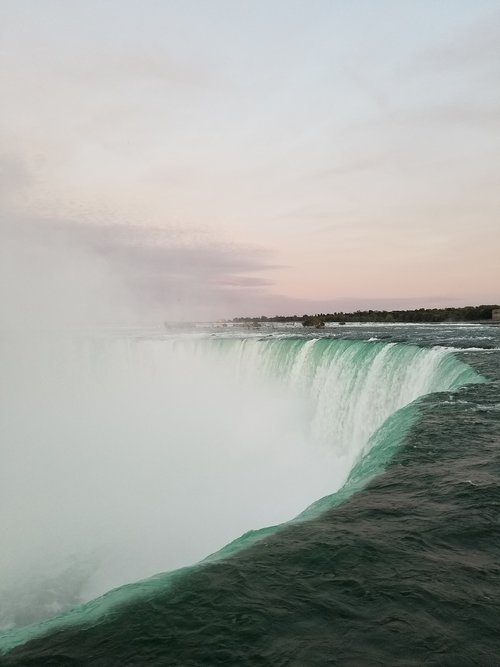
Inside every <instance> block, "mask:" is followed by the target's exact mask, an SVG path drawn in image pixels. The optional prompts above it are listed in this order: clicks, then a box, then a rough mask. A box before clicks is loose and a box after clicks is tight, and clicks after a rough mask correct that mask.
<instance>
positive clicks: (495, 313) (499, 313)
mask: <svg viewBox="0 0 500 667" xmlns="http://www.w3.org/2000/svg"><path fill="white" fill-rule="evenodd" d="M491 319H492V320H493V322H500V308H494V309H493V310H492V311H491Z"/></svg>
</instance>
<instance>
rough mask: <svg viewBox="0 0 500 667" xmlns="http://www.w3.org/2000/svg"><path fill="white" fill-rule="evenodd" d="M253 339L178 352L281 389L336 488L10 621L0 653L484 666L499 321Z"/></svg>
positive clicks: (133, 660)
mask: <svg viewBox="0 0 500 667" xmlns="http://www.w3.org/2000/svg"><path fill="white" fill-rule="evenodd" d="M292 333H294V334H297V333H299V334H301V337H300V338H297V337H293V336H292V335H291V334H292ZM260 334H261V335H259V336H252V338H251V339H247V340H241V339H239V338H238V337H234V336H233V337H232V338H229V339H225V340H221V339H220V337H218V336H216V337H215V340H213V339H212V340H205V339H201V340H197V341H196V342H195V345H194V347H196V350H197V351H196V354H197V355H201V356H203V357H206V355H207V347H208V346H210V355H211V358H212V360H213V359H216V358H218V357H223V361H220V362H219V361H217V362H216V363H217V364H219V363H221V364H226V366H225V367H226V368H230V369H232V370H235V372H237V375H238V378H239V380H238V381H240V380H241V378H244V379H245V381H246V382H248V383H249V386H250V385H251V383H252V382H253V380H254V377H257V376H258V377H259V378H262V377H266V378H267V379H266V391H267V390H268V389H269V387H273V388H275V390H276V391H277V392H280V391H281V389H280V387H283V386H286V388H287V392H292V394H293V397H294V399H293V400H294V401H296V403H294V405H297V406H300V409H301V410H303V417H304V420H305V421H304V422H300V424H302V425H303V424H304V423H306V424H307V442H308V443H309V444H311V443H312V444H313V445H314V447H316V449H318V450H319V451H321V452H324V451H325V449H326V450H327V451H328V446H330V447H331V448H332V449H333V452H334V458H335V460H336V461H338V460H342V462H343V463H342V466H340V467H338V470H339V473H338V476H337V478H336V479H335V485H336V488H338V487H339V486H342V484H343V483H344V482H345V481H346V479H347V484H346V485H345V486H344V487H343V488H342V489H341V490H340V491H339V493H337V494H336V495H335V494H334V495H333V496H332V495H330V496H328V495H326V496H325V497H324V498H323V499H321V496H322V495H325V494H324V492H323V488H324V487H323V486H322V485H323V483H326V482H325V480H322V481H321V483H320V484H319V486H318V490H319V491H320V493H319V495H318V496H317V497H313V498H311V502H312V501H316V502H313V504H312V507H310V508H309V510H308V511H306V512H305V513H303V514H302V516H301V517H299V520H298V521H289V522H288V523H284V524H282V525H281V526H280V527H278V528H275V529H270V530H267V531H265V530H264V531H261V532H259V531H257V532H253V533H247V534H246V535H244V536H243V537H242V538H240V539H239V540H236V542H234V543H233V544H232V545H230V546H229V547H226V549H225V550H222V552H221V553H219V554H218V555H217V557H216V558H213V559H209V560H207V561H205V562H204V563H201V564H199V565H197V566H194V567H190V568H187V569H185V570H182V571H177V572H174V573H173V574H171V575H162V576H159V577H156V578H154V579H149V580H147V581H145V582H143V583H138V584H135V585H132V586H130V587H125V588H123V587H122V588H119V589H118V590H117V591H115V592H112V593H110V594H109V595H108V596H105V597H104V598H102V599H101V600H100V601H99V600H98V601H95V602H90V603H88V604H87V605H85V606H83V607H77V608H75V609H74V610H73V611H70V612H69V613H66V615H65V616H62V617H59V618H58V619H55V620H49V621H48V622H46V623H47V624H46V625H44V626H28V627H27V628H19V629H15V628H14V629H12V630H10V631H9V632H7V633H6V634H5V635H4V636H3V639H1V640H0V647H3V649H4V651H5V654H4V657H3V658H0V664H2V665H48V664H54V665H65V664H67V665H80V664H81V665H114V664H116V665H186V666H187V665H330V664H340V665H363V664H367V665H373V664H381V665H387V664H394V665H420V664H435V665H495V664H500V628H499V625H500V623H499V620H498V619H499V618H500V576H499V575H500V536H499V535H500V533H499V528H500V526H499V521H500V519H499V517H500V512H499V510H500V493H499V491H498V489H499V483H500V456H499V448H500V327H493V326H491V327H488V326H452V325H447V326H443V325H440V326H435V327H433V326H406V327H399V326H391V327H387V326H384V327H381V326H376V325H373V326H364V327H348V326H345V327H337V328H335V329H332V330H327V331H326V332H321V334H320V337H319V339H318V334H317V332H311V333H309V332H302V331H298V332H290V333H288V332H286V331H274V332H271V333H270V334H267V332H266V331H261V332H260ZM268 335H269V337H266V336H268ZM181 338H182V337H181ZM226 338H227V337H226ZM140 339H141V341H142V342H144V341H148V340H149V341H151V340H152V339H153V337H152V336H151V335H149V334H147V335H146V334H142V335H141V336H140ZM162 340H163V339H162V336H160V335H158V336H155V337H154V341H155V343H154V344H155V345H158V344H160V345H161V343H162ZM349 341H350V342H349ZM163 342H164V343H165V344H168V345H171V340H170V339H169V340H168V342H167V341H163ZM193 343H194V341H192V340H191V341H190V342H187V340H185V339H183V340H181V341H179V342H177V343H176V345H177V346H180V347H181V348H182V349H183V354H186V346H191V348H192V347H193ZM394 343H395V344H394ZM189 354H191V352H190V353H189ZM224 360H225V361H224ZM228 360H229V362H230V363H229V364H227V363H226V362H227V361H228ZM472 369H473V370H472ZM483 378H484V379H485V380H486V381H487V382H484V381H481V380H482V379H483ZM224 381H225V383H227V382H229V379H228V377H225V378H224ZM415 399H418V400H417V401H416V402H413V401H414V400H415ZM405 406H406V407H405ZM285 414H288V413H285ZM270 423H272V422H270ZM294 426H297V428H299V427H300V425H299V424H294ZM297 446H298V448H299V450H300V451H301V452H302V450H301V446H302V445H301V444H300V443H299V445H297ZM315 455H316V454H315ZM322 455H323V454H322ZM300 456H301V455H300ZM300 456H299V457H298V459H297V463H298V465H302V459H301V458H300ZM327 460H328V459H327ZM336 488H333V489H331V490H332V491H334V490H336ZM310 491H311V493H313V492H314V485H313V486H312V487H311V488H310ZM255 495H256V496H258V495H259V488H255ZM292 495H293V494H292ZM229 501H230V499H229ZM302 509H303V510H305V509H306V507H305V506H304V507H302ZM299 511H300V509H299ZM285 513H286V512H285ZM297 513H299V512H297ZM284 518H289V519H291V518H292V517H291V516H289V517H284ZM254 527H256V528H257V526H254ZM158 530H161V526H158ZM220 546H223V545H222V544H220Z"/></svg>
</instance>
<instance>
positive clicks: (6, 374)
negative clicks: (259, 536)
mask: <svg viewBox="0 0 500 667" xmlns="http://www.w3.org/2000/svg"><path fill="white" fill-rule="evenodd" d="M1 363H2V371H3V375H2V385H1V392H2V395H1V398H2V406H3V411H4V412H3V415H2V419H1V422H2V425H3V451H2V461H3V463H2V469H1V475H2V479H1V486H0V492H1V504H0V517H1V522H2V527H3V536H4V539H3V544H2V555H1V560H0V582H1V584H0V588H1V589H2V594H1V595H0V599H1V600H2V602H0V627H1V626H2V625H3V627H4V628H8V627H11V626H13V625H23V624H26V623H29V622H32V621H35V620H37V619H40V618H43V617H47V616H50V615H53V614H54V613H57V612H58V611H60V610H62V609H64V608H65V607H67V606H68V605H69V606H71V605H74V604H75V603H77V602H78V601H80V600H85V599H90V598H92V597H95V596H96V595H98V594H100V593H103V592H105V591H106V590H109V589H110V588H112V587H114V586H118V585H120V584H123V583H126V582H128V581H132V580H134V579H138V578H142V577H146V576H149V575H151V574H154V573H155V572H159V571H165V570H168V569H171V568H175V567H178V566H180V565H183V564H187V563H192V562H195V561H196V560H199V559H200V558H202V557H203V556H205V555H207V554H208V553H210V552H212V551H214V550H216V549H218V548H220V547H221V546H223V545H224V544H225V543H227V542H228V541H229V540H231V539H233V538H236V537H238V535H240V534H241V533H243V532H245V531H246V530H249V529H254V528H259V527H261V526H264V525H267V524H272V523H279V522H282V521H286V520H288V519H291V518H292V517H293V516H294V515H296V514H298V513H299V512H300V511H301V510H303V509H304V508H305V507H306V506H307V505H309V504H310V503H312V502H313V501H315V500H316V499H318V498H319V497H321V496H325V495H328V494H331V493H333V492H334V491H336V490H337V489H339V488H340V487H341V486H342V484H343V483H344V482H345V480H346V479H347V476H348V475H349V472H350V470H351V469H352V467H353V465H354V464H355V463H356V461H357V460H358V459H359V457H360V456H361V455H362V453H363V451H364V449H365V448H366V447H367V446H368V442H369V439H370V436H371V435H372V434H373V433H374V432H375V431H376V430H377V429H378V428H379V427H380V426H381V425H382V424H383V423H384V421H385V420H386V419H387V417H389V416H390V415H391V414H393V413H394V412H395V411H396V410H398V409H399V408H401V407H402V406H404V405H406V404H408V403H409V402H411V401H413V400H414V399H415V398H417V397H418V396H420V395H422V394H426V393H429V392H432V391H441V390H446V389H453V388H455V387H456V386H458V385H459V384H460V383H463V382H466V381H473V380H474V377H477V376H475V375H474V373H473V372H472V371H471V369H469V368H468V367H467V366H465V365H463V364H461V363H460V362H458V361H457V360H456V359H454V357H453V356H452V355H450V354H449V353H447V352H446V351H444V350H442V349H432V350H431V349H420V348H418V347H414V346H405V345H394V344H381V343H366V342H351V341H338V340H330V339H318V340H314V339H304V338H302V339H290V338H274V339H273V338H268V339H265V340H259V339H257V338H247V339H234V338H233V339H221V338H199V337H198V338H196V337H189V336H188V337H179V338H161V337H160V338H158V339H151V338H149V339H148V338H140V337H137V336H136V337H121V338H117V337H115V336H109V337H101V338H85V337H80V338H73V339H67V338H59V339H57V340H56V339H53V338H52V339H50V340H47V339H37V340H30V341H24V343H21V342H19V341H18V342H16V343H9V341H7V340H5V341H3V343H2V346H1Z"/></svg>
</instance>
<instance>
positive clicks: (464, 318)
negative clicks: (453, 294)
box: [229, 305, 500, 327]
mask: <svg viewBox="0 0 500 667" xmlns="http://www.w3.org/2000/svg"><path fill="white" fill-rule="evenodd" d="M229 321H230V322H233V323H235V324H245V323H247V324H260V323H264V322H275V323H284V322H300V323H302V324H303V325H304V326H314V327H321V326H324V325H325V324H327V323H330V322H336V323H338V324H354V323H369V322H372V323H377V322H378V323H398V324H442V323H449V324H460V323H469V324H500V306H498V305H480V306H464V307H462V308H418V309H416V310H358V311H355V312H350V313H344V312H335V313H314V314H305V315H275V316H274V317H267V316H265V315H261V316H259V317H235V318H233V319H232V320H229Z"/></svg>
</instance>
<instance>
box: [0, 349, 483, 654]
mask: <svg viewBox="0 0 500 667" xmlns="http://www.w3.org/2000/svg"><path fill="white" fill-rule="evenodd" d="M92 345H93V343H92V344H91V346H92ZM107 345H108V346H109V345H110V346H111V349H112V354H113V356H114V363H115V364H117V365H118V366H120V365H121V364H122V363H124V361H125V358H127V359H128V363H132V364H133V365H136V364H138V363H140V365H141V368H142V369H143V370H144V368H146V369H148V368H151V369H152V368H154V372H155V374H156V375H158V374H159V375H160V376H161V373H162V369H163V366H164V364H165V363H166V362H165V360H166V359H168V360H171V358H172V357H175V358H176V359H177V360H180V361H181V362H183V361H185V362H186V367H187V368H192V367H193V360H199V361H200V360H203V361H204V363H205V362H206V363H209V367H210V369H212V370H214V369H220V371H221V373H222V374H223V377H224V381H225V382H226V383H227V384H228V386H229V387H230V388H231V389H232V388H234V387H235V386H236V385H238V386H245V385H251V386H255V385H257V386H259V383H260V382H262V381H264V380H265V387H266V391H269V388H271V389H272V388H273V387H274V388H275V389H276V391H277V392H283V391H286V393H287V394H289V395H291V396H292V397H294V399H296V400H297V405H298V406H300V409H301V410H303V411H304V414H305V416H306V430H307V436H308V441H309V443H310V446H311V447H312V450H311V456H313V455H314V452H315V451H320V452H323V453H324V452H325V451H326V452H328V455H329V456H333V458H334V460H335V463H336V466H337V468H338V469H339V470H340V474H339V476H338V478H337V487H336V488H332V489H331V491H332V492H336V493H331V494H330V495H327V496H325V497H323V498H319V499H318V500H317V501H316V502H314V503H313V504H312V506H311V507H309V508H307V509H304V511H303V512H302V513H301V514H300V515H299V517H297V519H295V520H294V521H295V522H296V521H306V520H309V519H311V518H313V517H315V516H318V515H319V514H320V513H321V512H323V511H325V510H327V509H329V508H331V507H333V506H335V505H336V504H338V503H339V502H342V501H343V500H345V499H346V498H348V497H349V496H350V495H352V493H354V492H355V491H357V490H359V489H360V488H362V486H363V485H364V484H366V482H367V481H368V480H369V479H371V478H372V477H373V476H374V475H376V474H377V473H379V472H380V471H381V470H382V469H383V467H384V466H385V464H386V463H387V461H388V460H389V459H390V457H391V456H392V454H393V453H394V451H395V450H396V449H397V447H398V445H399V444H400V443H401V441H402V439H403V438H404V436H405V435H406V434H407V433H408V430H409V428H410V426H411V425H412V423H413V422H414V420H415V418H416V416H417V410H418V404H415V403H414V401H415V400H416V399H418V398H419V397H421V396H424V395H427V394H430V393H433V392H441V391H453V390H455V389H457V388H458V387H460V386H461V385H463V384H465V383H481V382H483V381H484V380H483V378H482V377H481V376H480V375H479V374H478V373H476V372H475V371H474V370H473V369H471V368H470V367H469V366H467V365H466V364H464V363H462V362H461V361H459V360H458V359H457V358H456V357H455V356H454V355H453V354H452V353H450V352H449V351H447V350H445V349H443V348H420V347H418V346H416V345H408V344H401V343H382V342H368V341H349V340H333V339H329V338H318V339H311V338H290V337H282V336H281V337H274V338H273V337H269V338H265V339H258V338H255V337H254V338H217V337H216V338H206V339H199V338H198V339H194V340H193V339H191V338H189V337H186V338H180V339H166V340H134V341H126V342H125V344H124V343H123V341H118V342H116V343H115V342H111V343H109V342H108V343H107ZM84 356H88V349H87V351H86V353H85V355H84ZM131 359H132V362H131V361H130V360H131ZM169 364H170V361H169ZM169 364H167V366H168V367H169V368H170V365H169ZM181 367H182V363H181ZM165 410H166V411H168V405H166V406H165ZM167 414H168V412H167ZM256 418H258V416H256ZM286 455H287V453H286V451H284V452H283V456H285V457H286ZM265 464H266V462H265V460H264V461H263V462H262V465H263V466H265ZM339 487H340V488H339ZM256 493H258V489H256ZM279 529H280V526H275V527H271V528H264V529H261V530H256V531H251V532H249V533H246V534H245V535H243V536H242V537H241V538H239V539H237V540H235V541H234V542H232V543H231V544H229V545H227V546H226V547H224V548H222V549H221V550H220V551H218V552H217V553H215V554H214V555H213V556H211V557H209V558H207V559H206V560H205V561H203V562H202V563H201V564H199V565H198V566H194V567H191V568H185V569H183V570H178V571H176V572H173V573H167V574H164V575H158V576H156V577H154V578H150V579H148V580H145V581H140V582H136V583H132V584H129V585H127V586H123V587H121V588H119V589H117V590H114V591H111V592H110V593H108V594H106V595H104V596H103V597H102V598H100V599H97V600H94V601H91V602H89V603H87V604H86V605H83V606H81V607H77V608H75V609H72V610H70V611H68V612H66V613H65V614H63V615H61V616H59V617H56V618H53V619H48V620H47V621H45V622H43V623H41V624H38V625H35V626H29V627H26V628H19V629H13V630H11V631H10V632H8V633H6V634H5V635H3V637H1V638H0V648H1V649H2V650H9V649H11V648H12V647H14V646H16V645H18V644H20V643H23V642H25V641H27V640H28V639H29V638H31V637H33V636H36V635H38V634H40V633H43V632H48V631H50V630H53V629H55V628H58V627H63V626H68V625H74V624H83V625H87V624H94V623H96V622H98V620H99V618H101V617H102V616H103V615H105V614H109V613H115V610H116V609H117V608H118V607H119V606H120V605H121V604H122V603H123V602H126V601H131V600H133V599H136V598H140V597H144V596H146V597H147V596H149V595H152V594H156V592H158V591H159V590H163V591H164V590H166V589H168V587H169V586H171V585H172V583H173V582H176V581H178V580H179V579H180V578H183V577H185V576H189V574H190V573H191V572H193V571H196V570H197V568H199V567H203V566H204V565H206V564H208V563H211V562H213V561H214V560H218V559H221V558H227V557H229V556H230V555H232V554H235V553H237V552H239V551H241V549H244V548H245V547H248V546H249V545H251V544H253V543H255V542H256V541H258V540H260V539H262V538H264V537H266V536H269V535H272V534H273V533H275V532H276V531H277V530H279Z"/></svg>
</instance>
